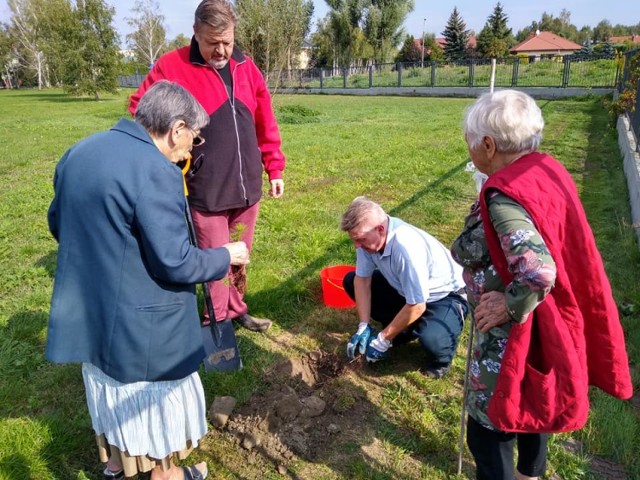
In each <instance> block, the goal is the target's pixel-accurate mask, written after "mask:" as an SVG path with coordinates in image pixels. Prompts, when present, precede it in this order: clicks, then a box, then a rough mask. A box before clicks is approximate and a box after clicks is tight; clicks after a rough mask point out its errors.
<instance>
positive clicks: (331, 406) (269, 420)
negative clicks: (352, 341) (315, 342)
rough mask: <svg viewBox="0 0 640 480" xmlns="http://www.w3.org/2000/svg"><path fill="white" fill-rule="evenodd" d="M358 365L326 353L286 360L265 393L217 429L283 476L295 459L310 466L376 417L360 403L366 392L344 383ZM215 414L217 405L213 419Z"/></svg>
mask: <svg viewBox="0 0 640 480" xmlns="http://www.w3.org/2000/svg"><path fill="white" fill-rule="evenodd" d="M359 367H361V362H360V361H356V362H353V363H347V362H346V361H345V360H344V359H342V358H340V357H338V356H337V355H336V354H333V353H327V352H324V351H314V352H310V353H308V354H307V355H305V356H303V357H301V358H292V359H287V360H285V361H283V362H280V363H278V364H276V365H275V366H274V367H273V368H272V369H271V370H270V371H269V372H268V373H267V380H268V382H269V384H270V387H269V388H268V389H267V391H266V392H264V393H262V394H258V395H254V396H253V397H252V398H251V399H250V400H249V402H247V403H246V404H245V405H243V406H242V407H240V408H239V409H237V411H234V412H233V413H232V414H231V415H230V416H229V418H228V421H227V422H226V424H224V425H220V422H219V421H218V425H217V426H218V427H219V428H222V429H223V430H224V431H226V432H227V433H228V434H230V435H232V437H233V439H234V442H235V443H236V444H237V445H239V446H240V447H242V448H244V449H245V450H248V451H250V452H251V453H252V454H253V453H256V454H260V455H262V456H263V457H265V458H266V459H268V460H269V461H271V462H273V464H274V465H275V466H276V468H277V469H278V471H279V472H280V473H282V474H284V473H286V471H287V464H288V463H289V462H290V461H292V460H293V459H294V458H296V457H299V458H302V459H304V460H307V461H310V462H313V461H315V460H318V459H320V458H326V456H327V454H328V453H329V452H330V451H331V450H332V448H333V447H334V446H335V445H336V444H338V443H339V442H341V441H344V440H345V438H348V437H349V436H351V435H353V434H354V433H353V432H355V431H357V430H358V429H360V428H361V427H362V425H363V424H366V418H367V417H369V416H370V415H371V413H372V412H371V411H372V409H373V407H372V405H371V404H370V403H369V402H366V401H361V400H362V399H364V398H365V396H366V393H365V392H364V391H362V390H361V389H358V388H355V387H353V385H352V383H351V382H348V381H344V377H345V376H346V375H349V372H351V371H352V370H354V369H356V368H359ZM341 379H342V380H341ZM223 403H224V402H223ZM214 404H215V402H214ZM227 404H228V403H227ZM216 415H217V414H216V412H215V407H213V406H212V412H210V417H214V416H216ZM216 418H219V414H218V416H217V417H216Z"/></svg>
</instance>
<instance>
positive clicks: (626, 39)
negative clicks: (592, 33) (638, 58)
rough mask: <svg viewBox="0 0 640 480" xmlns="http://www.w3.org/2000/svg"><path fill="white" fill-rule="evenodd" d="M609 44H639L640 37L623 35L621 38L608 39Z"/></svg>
mask: <svg viewBox="0 0 640 480" xmlns="http://www.w3.org/2000/svg"><path fill="white" fill-rule="evenodd" d="M609 42H610V43H614V44H619V43H625V42H631V43H635V44H640V35H623V36H621V37H609Z"/></svg>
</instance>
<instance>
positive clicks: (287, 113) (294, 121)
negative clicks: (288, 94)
mask: <svg viewBox="0 0 640 480" xmlns="http://www.w3.org/2000/svg"><path fill="white" fill-rule="evenodd" d="M276 116H277V117H278V122H279V123H283V124H285V123H286V124H290V125H299V124H301V123H313V122H318V121H319V120H320V119H319V118H318V117H319V116H320V112H318V111H317V110H313V109H311V108H308V107H305V106H303V105H280V106H278V107H276Z"/></svg>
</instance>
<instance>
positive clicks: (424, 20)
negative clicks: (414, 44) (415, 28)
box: [420, 17, 427, 68]
mask: <svg viewBox="0 0 640 480" xmlns="http://www.w3.org/2000/svg"><path fill="white" fill-rule="evenodd" d="M426 21H427V19H426V17H425V18H423V19H422V38H421V39H420V45H421V47H422V49H421V50H422V53H421V55H420V67H421V68H424V24H425V22H426Z"/></svg>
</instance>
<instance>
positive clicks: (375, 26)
mask: <svg viewBox="0 0 640 480" xmlns="http://www.w3.org/2000/svg"><path fill="white" fill-rule="evenodd" d="M413 8H414V2H413V0H371V4H370V5H369V6H368V8H367V12H366V14H365V16H364V33H365V36H366V37H367V40H368V41H369V43H370V44H371V46H372V47H373V56H374V60H375V61H376V62H378V63H384V62H386V61H388V60H389V58H390V56H391V51H392V50H393V49H395V48H396V47H397V46H398V44H399V43H400V41H401V40H402V36H403V35H404V30H403V28H402V25H403V24H404V21H405V20H406V18H407V15H409V13H411V12H412V11H413Z"/></svg>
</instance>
